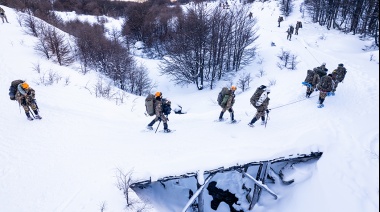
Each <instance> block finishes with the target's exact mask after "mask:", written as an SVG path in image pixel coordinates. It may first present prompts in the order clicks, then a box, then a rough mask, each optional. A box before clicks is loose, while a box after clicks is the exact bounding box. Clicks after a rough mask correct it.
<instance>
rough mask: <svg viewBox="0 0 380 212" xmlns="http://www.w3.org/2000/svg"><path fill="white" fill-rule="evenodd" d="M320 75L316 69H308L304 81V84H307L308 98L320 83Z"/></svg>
mask: <svg viewBox="0 0 380 212" xmlns="http://www.w3.org/2000/svg"><path fill="white" fill-rule="evenodd" d="M319 80H320V77H319V75H318V73H317V72H316V71H315V70H307V75H306V78H305V81H304V85H306V87H307V89H306V98H309V97H310V95H311V94H312V93H313V91H314V89H315V88H316V86H317V84H318V83H319Z"/></svg>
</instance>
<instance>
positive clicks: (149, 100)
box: [145, 94, 156, 116]
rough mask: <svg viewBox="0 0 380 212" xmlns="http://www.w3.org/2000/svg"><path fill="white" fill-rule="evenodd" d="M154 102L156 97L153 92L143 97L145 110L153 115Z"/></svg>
mask: <svg viewBox="0 0 380 212" xmlns="http://www.w3.org/2000/svg"><path fill="white" fill-rule="evenodd" d="M155 103H156V97H155V96H154V94H149V95H148V96H147V97H146V98H145V110H146V113H147V114H148V115H150V116H153V115H154V114H155V111H154V110H155Z"/></svg>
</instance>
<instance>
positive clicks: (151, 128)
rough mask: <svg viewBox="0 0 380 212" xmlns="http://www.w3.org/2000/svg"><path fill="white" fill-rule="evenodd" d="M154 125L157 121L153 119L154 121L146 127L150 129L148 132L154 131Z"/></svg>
mask: <svg viewBox="0 0 380 212" xmlns="http://www.w3.org/2000/svg"><path fill="white" fill-rule="evenodd" d="M154 123H156V121H155V120H154V119H153V121H151V122H150V123H149V124H148V126H146V128H147V129H148V130H153V124H154Z"/></svg>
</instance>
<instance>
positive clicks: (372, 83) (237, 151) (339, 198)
mask: <svg viewBox="0 0 380 212" xmlns="http://www.w3.org/2000/svg"><path fill="white" fill-rule="evenodd" d="M300 2H301V1H300V0H297V1H296V2H295V3H296V7H295V8H296V9H295V10H294V14H292V15H291V16H289V17H287V18H286V19H285V20H284V22H282V23H281V27H280V28H279V27H277V18H278V16H279V15H280V13H279V11H278V7H277V3H276V2H274V1H273V2H264V3H262V2H255V3H254V4H252V8H251V11H252V13H253V15H254V16H256V18H257V19H258V27H259V30H258V33H259V35H260V37H259V39H258V40H257V44H258V45H259V48H258V53H259V57H260V58H262V59H263V62H262V63H259V62H258V60H257V61H255V62H254V63H252V64H251V65H250V66H248V67H246V68H245V70H243V71H245V72H249V73H252V75H254V76H255V75H256V74H257V73H258V71H259V70H260V69H263V70H264V71H265V73H266V74H265V75H264V76H263V77H260V78H259V77H255V78H254V80H253V82H252V83H251V89H250V90H248V91H246V92H241V90H239V89H238V90H237V92H236V94H237V96H236V103H235V105H234V110H235V117H236V118H237V119H241V120H242V121H241V122H240V123H239V124H236V125H230V124H225V123H214V122H213V120H215V119H216V118H217V117H218V115H219V112H220V107H219V106H218V105H217V103H216V97H217V94H218V92H219V90H220V89H221V88H222V87H223V86H226V85H228V84H229V83H228V82H220V83H219V84H218V88H216V89H214V90H210V89H208V88H205V89H203V90H202V91H198V90H197V89H196V87H195V85H189V86H187V87H178V86H175V85H174V84H173V83H172V82H170V79H169V78H168V77H167V76H160V74H159V69H158V65H159V63H160V61H158V60H150V59H146V58H141V57H137V58H136V59H137V61H138V62H140V63H142V64H143V65H145V66H146V67H147V68H148V70H149V73H150V76H151V77H152V79H153V81H154V82H156V84H157V87H156V90H157V91H161V92H162V93H163V96H164V97H166V98H169V99H170V100H171V101H172V104H173V108H175V106H176V105H181V106H182V107H183V111H185V112H187V114H183V115H177V114H174V113H172V114H171V115H170V116H169V119H170V121H169V123H168V124H169V128H171V129H175V130H176V132H174V133H171V134H165V133H154V132H147V133H145V132H143V129H144V128H145V126H146V125H147V124H148V123H149V122H150V121H151V119H152V117H146V116H145V115H144V98H145V97H139V96H135V95H132V94H128V96H127V98H126V100H125V102H124V103H123V104H119V103H116V102H115V101H114V100H107V99H103V98H96V97H95V95H94V94H93V92H92V91H93V86H94V85H95V84H96V82H97V81H98V78H99V76H98V74H97V73H94V72H90V73H88V74H86V75H83V74H81V73H80V72H79V71H78V68H77V66H76V65H72V66H70V67H60V66H58V65H57V64H55V63H53V62H52V61H48V60H46V59H45V58H43V57H42V56H41V55H39V54H37V53H36V52H35V51H34V49H33V47H34V45H35V43H36V41H37V39H36V38H35V37H32V36H30V35H27V34H26V33H24V30H23V29H22V28H21V27H20V26H19V24H18V21H17V13H16V12H15V11H14V10H13V9H11V8H8V7H5V6H1V7H2V8H3V9H4V10H5V13H6V15H7V17H8V20H9V22H10V23H9V24H6V23H5V24H2V23H0V46H1V49H2V51H0V70H1V72H0V90H2V91H3V92H0V99H2V101H1V104H0V111H1V113H0V120H1V121H0V203H1V204H0V211H7V212H16V211H17V212H19V211H38V212H45V211H46V212H50V211H76V212H77V211H100V207H101V205H102V204H103V203H104V204H105V206H106V210H105V211H123V210H125V205H126V202H125V200H124V199H123V194H122V192H121V191H120V190H118V189H117V187H116V185H115V184H116V181H117V180H116V177H115V176H116V172H117V169H120V170H123V171H125V172H128V171H132V170H133V178H134V179H137V180H147V179H149V178H151V179H152V180H153V181H154V180H157V179H158V178H161V177H165V176H173V175H181V174H185V173H189V172H196V171H199V170H201V171H203V170H210V169H216V168H219V167H221V166H223V167H230V166H234V165H236V164H244V163H249V162H253V161H263V160H269V159H274V158H278V157H282V156H288V155H291V154H297V153H300V154H308V153H310V152H313V151H321V152H323V155H322V157H321V158H320V159H319V160H318V162H317V163H316V164H315V165H314V166H301V167H299V168H297V171H296V172H294V173H293V174H294V176H292V178H294V179H296V182H297V183H296V184H292V185H291V186H289V187H284V188H283V189H279V190H274V189H273V190H274V192H275V193H276V194H278V195H279V198H278V199H277V200H270V204H266V201H265V200H266V199H265V198H263V199H262V201H261V202H260V201H259V204H257V207H255V210H256V211H265V212H268V211H269V212H271V211H281V212H287V211H289V212H290V211H291V212H303V211H347V212H356V211H366V212H372V211H378V210H379V118H378V117H379V67H378V65H379V64H378V63H379V51H378V50H372V51H363V50H362V49H363V48H364V47H365V46H366V45H370V44H371V41H370V40H360V39H359V37H358V36H357V35H352V34H344V33H342V32H339V31H336V30H327V29H326V28H325V27H321V26H319V25H318V24H314V23H311V22H310V21H309V20H308V18H307V17H305V18H302V15H301V13H299V12H298V11H299V9H298V8H299V5H300ZM66 14H67V17H70V18H73V17H78V16H77V15H75V14H73V13H66ZM79 17H81V16H79ZM83 18H85V19H87V20H92V21H94V22H95V21H96V17H90V16H88V17H83ZM298 20H301V21H302V22H303V28H301V29H300V30H299V35H293V38H292V41H288V40H286V33H285V31H286V29H287V26H288V25H290V24H295V23H296V21H298ZM108 23H114V24H113V25H112V24H111V25H109V26H107V27H109V28H110V29H111V28H116V29H118V27H120V25H118V23H119V24H120V23H121V22H118V21H110V22H108ZM321 38H322V39H321ZM272 42H274V43H275V44H276V46H271V43H272ZM281 48H283V49H284V50H288V51H291V52H292V53H293V54H295V55H297V56H298V59H299V61H300V63H299V64H298V65H297V70H287V69H282V70H280V69H279V68H278V67H277V65H276V63H277V62H278V60H279V59H278V58H277V55H278V54H279V52H280V51H281ZM371 57H372V58H373V60H370V58H371ZM323 62H326V64H327V65H326V66H327V68H328V69H329V72H331V71H332V70H334V69H335V68H336V67H337V65H338V64H339V63H343V64H344V65H345V67H346V68H347V71H348V73H347V75H346V79H345V80H344V83H342V84H340V85H339V87H338V89H337V92H336V96H334V97H327V99H326V100H325V107H324V108H323V109H319V108H317V104H316V101H317V99H318V97H313V98H310V99H306V100H304V99H303V97H304V95H305V91H306V87H305V86H302V84H301V82H302V81H303V80H304V78H305V76H306V71H307V69H311V68H314V67H316V66H319V65H320V64H322V63H323ZM36 64H39V65H40V67H41V72H40V73H38V72H37V71H35V70H34V67H35V66H36ZM49 73H56V74H58V75H59V76H61V77H62V79H61V80H60V81H59V82H58V83H54V84H53V85H50V86H45V85H43V84H42V83H41V77H43V76H44V74H45V76H46V75H48V74H49ZM15 79H23V80H26V81H27V82H28V83H29V85H30V86H31V87H32V88H34V89H35V90H36V99H37V102H38V105H39V108H40V114H41V116H42V117H43V119H42V120H35V121H33V122H29V121H27V120H26V116H25V114H24V112H23V109H22V108H18V103H17V102H15V101H10V100H9V97H8V94H7V93H8V88H9V85H10V82H11V81H13V80H15ZM65 79H69V83H65ZM104 80H105V81H106V79H104ZM236 80H237V79H235V80H234V82H235V83H236ZM270 80H275V81H276V84H275V85H274V86H272V87H271V93H270V95H269V96H270V98H271V101H270V105H269V108H272V110H271V112H270V114H269V117H270V119H269V120H268V124H267V127H266V128H265V127H264V126H261V125H260V124H259V122H257V123H256V124H255V125H256V126H255V127H254V128H250V127H248V126H247V123H248V122H249V121H250V120H251V119H252V118H253V116H254V114H255V110H254V108H253V107H252V106H251V105H250V104H249V98H250V97H251V95H252V94H253V92H254V90H255V89H256V87H258V86H260V85H261V84H265V85H267V84H268V83H269V81H270ZM113 91H114V92H117V89H116V88H114V90H113ZM152 92H153V91H152ZM312 95H317V93H313V94H312ZM224 116H225V117H228V113H226V114H225V115H224ZM156 127H157V124H156V125H154V129H155V128H156ZM162 127H163V126H162V124H161V125H160V127H159V128H160V129H162ZM200 181H201V182H202V181H204V179H201V180H200ZM227 183H231V182H226V184H221V185H219V183H218V186H221V187H223V186H226V185H228V184H227ZM271 189H272V188H271ZM133 198H137V197H136V196H135V195H133ZM158 198H163V197H158ZM168 204H170V203H168ZM173 204H174V203H173ZM223 208H224V209H223ZM228 210H229V208H228V206H227V205H223V204H221V205H220V206H219V208H218V211H228ZM150 211H158V210H157V209H155V208H154V207H153V208H151V209H150Z"/></svg>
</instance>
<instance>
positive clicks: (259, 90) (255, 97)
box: [249, 85, 266, 108]
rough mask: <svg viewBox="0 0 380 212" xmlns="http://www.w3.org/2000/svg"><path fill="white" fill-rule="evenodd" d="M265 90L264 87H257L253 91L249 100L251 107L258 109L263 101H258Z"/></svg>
mask: <svg viewBox="0 0 380 212" xmlns="http://www.w3.org/2000/svg"><path fill="white" fill-rule="evenodd" d="M265 88H266V86H265V85H261V86H260V87H258V88H257V89H256V91H255V93H254V94H253V95H252V97H251V99H250V100H249V101H250V102H251V104H252V105H253V107H255V108H256V107H259V106H260V105H261V104H262V103H263V101H264V100H265V99H263V100H261V102H260V101H259V99H260V98H261V96H262V94H263V93H264V91H265Z"/></svg>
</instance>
